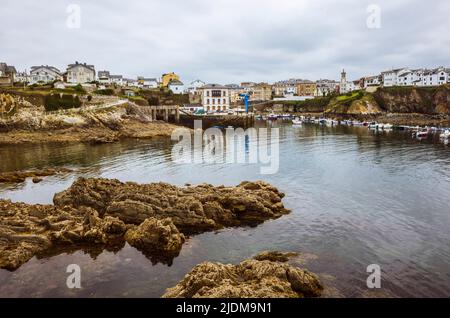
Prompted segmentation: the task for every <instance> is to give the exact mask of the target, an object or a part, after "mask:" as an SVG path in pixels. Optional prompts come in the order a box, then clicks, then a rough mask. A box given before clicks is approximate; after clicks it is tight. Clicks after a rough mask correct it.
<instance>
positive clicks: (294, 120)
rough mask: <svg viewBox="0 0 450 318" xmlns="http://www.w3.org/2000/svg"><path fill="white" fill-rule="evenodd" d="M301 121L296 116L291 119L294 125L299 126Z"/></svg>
mask: <svg viewBox="0 0 450 318" xmlns="http://www.w3.org/2000/svg"><path fill="white" fill-rule="evenodd" d="M302 123H303V122H302V120H301V119H299V118H298V117H295V118H294V119H293V120H292V124H293V125H295V126H300V125H301V124H302Z"/></svg>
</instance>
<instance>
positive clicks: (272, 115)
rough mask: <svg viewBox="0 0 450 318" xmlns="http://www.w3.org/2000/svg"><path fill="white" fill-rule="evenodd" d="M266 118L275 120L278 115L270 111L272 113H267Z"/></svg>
mask: <svg viewBox="0 0 450 318" xmlns="http://www.w3.org/2000/svg"><path fill="white" fill-rule="evenodd" d="M267 118H268V119H269V120H276V119H278V115H277V114H274V113H272V114H269V116H268V117H267Z"/></svg>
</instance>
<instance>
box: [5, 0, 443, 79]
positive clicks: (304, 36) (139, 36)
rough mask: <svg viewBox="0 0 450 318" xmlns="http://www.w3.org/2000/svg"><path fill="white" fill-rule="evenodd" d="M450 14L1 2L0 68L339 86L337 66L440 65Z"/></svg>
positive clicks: (299, 6) (357, 71) (368, 71)
mask: <svg viewBox="0 0 450 318" xmlns="http://www.w3.org/2000/svg"><path fill="white" fill-rule="evenodd" d="M73 5H75V7H74V6H73ZM373 5H375V8H379V12H377V10H375V11H374V10H373ZM78 9H79V12H78V11H77V10H78ZM77 13H78V14H79V18H80V21H79V22H80V23H79V25H76V22H77V21H75V24H74V21H73V18H74V16H75V18H77ZM374 14H375V16H376V17H377V14H378V15H379V21H378V22H379V24H378V25H377V24H376V23H375V25H370V20H368V19H371V16H372V15H374ZM448 16H450V3H449V2H448V1H444V0H438V1H434V2H433V5H430V4H429V3H425V2H423V1H419V0H408V1H407V0H396V1H387V0H383V1H377V2H376V3H374V1H364V0H363V1H358V3H356V4H355V2H354V1H348V0H343V1H339V2H337V1H331V0H315V1H301V0H299V1H287V0H286V1H284V0H282V1H269V0H262V1H261V0H258V1H254V0H248V1H240V2H239V1H234V0H227V1H222V0H219V1H214V2H212V1H201V0H194V1H170V2H162V1H133V2H118V1H102V2H101V3H93V2H88V1H85V0H83V1H76V2H73V1H58V2H54V1H49V0H45V1H39V2H35V1H31V0H20V1H17V0H15V1H12V0H4V1H2V10H1V11H0V19H1V20H2V21H3V23H4V24H5V25H13V26H14V27H11V28H3V29H2V30H0V41H1V43H2V45H1V47H0V61H5V62H7V63H8V64H10V65H15V66H16V68H17V70H18V71H23V70H24V69H27V70H28V71H29V70H30V68H31V66H34V65H41V64H44V65H45V64H48V65H52V66H55V67H57V68H59V69H60V70H62V71H64V70H65V69H66V67H67V65H68V64H70V63H73V62H75V61H79V62H86V63H88V64H93V65H95V68H96V70H97V71H100V70H109V71H110V72H111V73H113V74H122V75H123V76H124V77H130V78H133V77H136V76H146V77H160V76H161V74H163V73H167V72H172V71H174V72H176V73H178V74H180V76H181V78H182V80H183V81H184V82H185V83H188V82H190V81H193V80H195V79H201V80H203V81H205V82H209V83H214V82H217V83H222V84H227V83H240V82H242V81H254V82H276V81H279V80H285V79H289V78H302V79H310V80H318V79H324V78H327V79H333V80H339V76H340V72H341V71H342V69H345V70H346V71H347V76H348V78H349V79H357V78H360V77H362V76H368V75H376V74H379V73H380V72H381V71H384V70H388V69H391V68H402V67H410V68H421V67H428V68H434V67H437V66H441V65H442V66H448V64H449V63H448V61H449V58H448V57H449V56H450V39H449V37H448V34H447V33H448V30H449V29H450V21H449V19H448ZM75 20H76V19H75Z"/></svg>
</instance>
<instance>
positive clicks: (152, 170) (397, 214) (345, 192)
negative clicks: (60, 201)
mask: <svg viewBox="0 0 450 318" xmlns="http://www.w3.org/2000/svg"><path fill="white" fill-rule="evenodd" d="M280 128H281V131H280V139H281V140H280V156H281V158H280V170H279V172H278V173H277V174H274V175H261V174H260V173H259V171H260V170H259V169H260V166H259V165H248V164H247V165H244V164H243V165H227V164H220V165H218V164H214V165H210V164H200V165H194V164H190V165H179V164H175V163H173V162H172V160H171V146H172V143H171V142H170V141H169V140H166V139H157V140H150V141H136V140H129V141H124V142H121V143H116V144H107V145H98V146H89V145H31V146H26V147H24V146H20V147H17V146H12V147H0V158H2V160H1V161H0V169H1V170H2V171H8V170H15V169H17V170H19V169H29V168H38V167H46V166H65V167H70V168H73V169H74V170H76V172H74V173H73V174H70V175H68V176H64V177H61V176H53V177H48V178H46V179H44V181H42V182H41V183H39V184H33V183H32V182H31V181H29V182H26V183H24V184H20V185H14V186H12V185H0V197H1V198H9V199H11V200H13V201H24V202H28V203H51V202H52V198H53V195H54V193H55V192H59V191H61V190H64V189H66V188H67V187H69V186H70V185H71V183H72V182H73V181H74V180H75V179H76V178H77V177H79V176H86V177H89V176H92V177H107V178H117V179H119V180H122V181H137V182H140V183H148V182H159V181H164V182H169V183H173V184H177V185H184V184H185V183H191V184H198V183H203V182H208V183H212V184H215V185H219V184H225V185H236V184H238V183H240V182H241V181H244V180H261V179H262V180H265V181H267V182H270V183H272V184H273V185H275V186H276V187H278V188H279V189H280V190H281V191H283V192H285V193H286V197H285V199H284V203H285V205H286V206H287V207H288V208H290V209H292V213H291V214H290V215H287V216H284V217H282V218H280V219H278V220H274V221H269V222H266V223H264V224H262V225H260V226H258V227H257V228H237V229H225V230H223V231H219V232H217V233H205V234H202V235H198V236H194V237H192V238H190V239H189V240H188V241H187V243H186V244H185V245H184V246H183V249H182V251H181V254H180V256H179V257H177V258H175V259H174V261H173V264H172V266H170V267H169V266H167V265H162V264H156V265H153V264H152V263H151V262H150V261H149V260H148V259H147V258H145V257H144V256H143V255H142V254H141V253H140V252H138V251H136V250H135V249H134V248H132V247H129V246H125V248H123V249H122V250H120V251H119V252H115V253H114V252H108V251H103V252H102V253H101V254H100V255H98V256H96V257H95V259H94V258H92V257H91V256H89V255H88V254H85V253H84V252H82V251H77V252H74V253H71V254H61V255H58V256H53V257H50V258H45V259H36V258H34V259H32V260H31V261H30V262H28V263H27V264H25V265H23V266H22V267H21V268H19V269H18V270H17V271H15V272H12V273H11V272H7V271H5V270H0V296H6V297H13V296H31V297H37V296H48V297H53V296H94V297H105V296H106V297H108V296H127V297H132V296H135V297H159V296H161V295H162V294H163V293H164V291H165V289H166V288H167V287H170V286H173V285H175V284H176V283H177V282H178V281H179V280H180V279H181V278H182V277H183V276H184V275H185V274H186V273H187V272H189V271H190V270H191V269H192V267H194V266H195V265H196V264H198V263H200V262H202V261H218V262H225V263H237V262H240V261H242V260H243V259H245V258H248V257H251V256H252V255H254V254H256V253H258V252H260V251H263V250H281V251H296V252H301V253H304V254H305V258H306V261H305V262H304V263H303V264H302V266H304V267H306V268H308V269H310V270H311V271H313V272H315V273H317V274H319V276H320V278H321V279H322V281H323V282H324V283H325V285H326V286H327V290H326V295H328V296H343V297H360V296H369V297H376V296H392V297H407V296H415V297H430V296H439V297H442V296H444V297H450V265H449V262H450V206H449V198H450V147H448V146H445V145H444V144H442V143H440V142H439V140H436V138H429V139H428V140H422V141H419V140H417V139H412V138H411V136H410V134H409V133H400V132H399V133H397V132H391V133H381V134H376V133H373V132H370V131H369V130H367V128H359V127H323V126H318V125H304V126H303V127H299V128H297V127H292V126H290V125H281V124H280ZM73 263H76V264H79V265H80V266H81V268H82V287H83V288H82V289H81V290H69V289H68V288H67V287H66V278H67V275H68V274H66V267H67V265H69V264H73ZM369 264H379V265H380V266H381V268H382V289H381V290H379V291H376V292H373V291H369V290H368V289H367V287H366V278H367V275H368V274H367V273H366V267H367V266H368V265H369Z"/></svg>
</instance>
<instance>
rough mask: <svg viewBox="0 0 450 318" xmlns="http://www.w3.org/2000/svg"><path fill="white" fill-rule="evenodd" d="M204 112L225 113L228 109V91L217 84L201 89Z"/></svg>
mask: <svg viewBox="0 0 450 318" xmlns="http://www.w3.org/2000/svg"><path fill="white" fill-rule="evenodd" d="M201 90H202V92H203V94H202V105H203V109H204V110H205V111H207V112H208V111H227V110H228V109H229V108H230V90H229V88H228V87H226V86H223V85H219V84H207V85H205V86H203V87H202V88H201Z"/></svg>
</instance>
